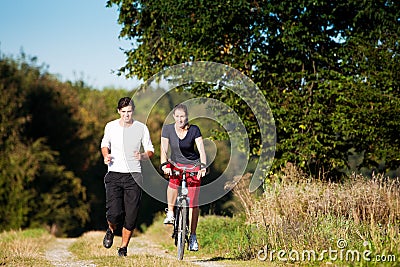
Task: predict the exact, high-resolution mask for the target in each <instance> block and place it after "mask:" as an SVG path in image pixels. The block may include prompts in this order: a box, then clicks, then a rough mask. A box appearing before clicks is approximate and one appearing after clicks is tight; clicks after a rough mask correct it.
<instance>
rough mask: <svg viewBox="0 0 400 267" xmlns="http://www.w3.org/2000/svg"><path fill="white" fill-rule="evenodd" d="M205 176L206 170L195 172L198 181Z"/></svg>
mask: <svg viewBox="0 0 400 267" xmlns="http://www.w3.org/2000/svg"><path fill="white" fill-rule="evenodd" d="M204 176H206V169H205V168H202V169H200V170H199V171H198V172H197V179H200V178H202V177H204Z"/></svg>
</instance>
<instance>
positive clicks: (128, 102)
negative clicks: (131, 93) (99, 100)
mask: <svg viewBox="0 0 400 267" xmlns="http://www.w3.org/2000/svg"><path fill="white" fill-rule="evenodd" d="M129 105H130V106H132V110H134V109H135V104H134V103H133V100H132V99H131V98H130V97H127V96H126V97H123V98H121V99H120V100H119V101H118V107H117V108H118V110H120V109H122V108H124V107H127V106H129Z"/></svg>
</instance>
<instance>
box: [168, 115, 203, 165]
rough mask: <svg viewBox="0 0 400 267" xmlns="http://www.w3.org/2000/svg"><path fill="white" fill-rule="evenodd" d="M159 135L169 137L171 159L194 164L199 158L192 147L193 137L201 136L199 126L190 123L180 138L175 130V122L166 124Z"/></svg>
mask: <svg viewBox="0 0 400 267" xmlns="http://www.w3.org/2000/svg"><path fill="white" fill-rule="evenodd" d="M161 136H162V137H165V138H167V139H169V145H170V146H171V159H172V160H173V161H175V162H177V163H182V164H194V163H198V162H199V159H200V155H199V153H198V152H197V151H196V150H195V149H194V145H195V144H196V142H195V139H196V138H198V137H201V132H200V129H199V127H197V126H196V125H190V127H189V129H188V132H187V133H186V136H185V137H184V138H183V139H180V138H179V137H178V135H177V134H176V132H175V124H174V123H173V124H167V125H165V126H164V127H163V129H162V132H161Z"/></svg>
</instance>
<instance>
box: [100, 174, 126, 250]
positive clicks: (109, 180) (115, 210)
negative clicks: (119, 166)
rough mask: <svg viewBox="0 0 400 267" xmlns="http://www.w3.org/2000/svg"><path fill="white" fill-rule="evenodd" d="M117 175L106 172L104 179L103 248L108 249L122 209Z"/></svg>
mask: <svg viewBox="0 0 400 267" xmlns="http://www.w3.org/2000/svg"><path fill="white" fill-rule="evenodd" d="M118 177H119V174H118V173H114V172H108V173H107V174H106V176H105V177H104V183H105V189H106V218H107V223H108V229H107V231H106V235H105V236H104V239H103V246H104V247H105V248H110V247H111V246H112V245H113V240H114V231H115V229H116V228H117V222H118V220H119V219H120V217H121V208H122V197H123V195H122V189H121V187H119V185H118V183H117V181H118Z"/></svg>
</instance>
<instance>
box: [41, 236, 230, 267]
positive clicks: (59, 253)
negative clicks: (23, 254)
mask: <svg viewBox="0 0 400 267" xmlns="http://www.w3.org/2000/svg"><path fill="white" fill-rule="evenodd" d="M75 241H76V239H75V238H57V239H56V240H55V241H54V242H53V243H52V244H51V245H50V246H49V247H50V248H49V249H48V250H47V251H46V254H45V256H46V259H47V260H49V261H50V262H51V264H52V265H54V266H57V267H96V265H95V264H94V263H92V262H90V261H83V260H78V259H76V258H74V256H73V254H72V253H71V252H70V251H69V250H68V248H69V247H70V246H71V245H72V244H73V243H74V242H75ZM141 254H143V255H154V256H157V257H167V258H170V259H176V255H175V254H172V253H169V252H168V251H167V250H165V249H163V248H162V247H161V246H160V245H158V244H155V243H154V242H151V241H150V240H148V239H146V237H145V236H137V237H133V238H132V239H131V242H130V244H129V247H128V255H141ZM209 260H210V259H207V258H204V257H203V258H198V257H193V256H190V257H189V256H185V258H184V261H187V262H191V263H192V264H193V265H196V266H210V267H223V266H225V265H222V264H218V263H216V262H212V261H209Z"/></svg>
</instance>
